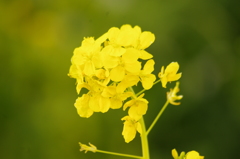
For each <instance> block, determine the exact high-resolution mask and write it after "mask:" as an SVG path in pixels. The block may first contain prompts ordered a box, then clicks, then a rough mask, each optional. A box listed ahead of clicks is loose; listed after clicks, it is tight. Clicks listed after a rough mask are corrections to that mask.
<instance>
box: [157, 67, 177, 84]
mask: <svg viewBox="0 0 240 159" xmlns="http://www.w3.org/2000/svg"><path fill="white" fill-rule="evenodd" d="M178 69H179V65H178V63H177V62H172V63H170V64H169V65H168V66H167V68H166V69H165V70H164V66H163V67H162V69H161V72H159V74H158V77H159V78H160V79H161V82H162V87H164V88H166V85H167V82H172V81H176V80H178V79H179V78H181V76H182V73H178V74H177V71H178Z"/></svg>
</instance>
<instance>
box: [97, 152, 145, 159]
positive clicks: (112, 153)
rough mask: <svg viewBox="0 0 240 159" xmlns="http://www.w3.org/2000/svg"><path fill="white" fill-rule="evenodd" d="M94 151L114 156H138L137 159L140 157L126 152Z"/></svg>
mask: <svg viewBox="0 0 240 159" xmlns="http://www.w3.org/2000/svg"><path fill="white" fill-rule="evenodd" d="M96 152H100V153H106V154H110V155H115V156H123V157H129V158H139V159H141V158H142V157H141V156H135V155H128V154H122V153H116V152H109V151H103V150H96Z"/></svg>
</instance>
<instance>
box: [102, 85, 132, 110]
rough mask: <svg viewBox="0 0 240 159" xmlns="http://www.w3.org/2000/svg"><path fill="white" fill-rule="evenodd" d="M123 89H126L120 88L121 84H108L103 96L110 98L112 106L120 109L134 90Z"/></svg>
mask: <svg viewBox="0 0 240 159" xmlns="http://www.w3.org/2000/svg"><path fill="white" fill-rule="evenodd" d="M123 91H124V90H122V89H119V86H115V85H113V86H108V87H106V88H105V89H104V90H103V92H102V96H104V97H108V98H110V102H111V106H110V108H112V109H119V108H121V107H122V103H123V101H124V100H126V99H127V98H128V97H130V96H132V92H123Z"/></svg>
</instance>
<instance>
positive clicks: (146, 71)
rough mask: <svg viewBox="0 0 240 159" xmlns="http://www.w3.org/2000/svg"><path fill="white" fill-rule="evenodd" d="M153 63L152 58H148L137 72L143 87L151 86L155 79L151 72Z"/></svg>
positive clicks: (148, 87)
mask: <svg viewBox="0 0 240 159" xmlns="http://www.w3.org/2000/svg"><path fill="white" fill-rule="evenodd" d="M154 64H155V62H154V61H153V60H148V61H147V62H146V64H145V65H144V67H143V70H141V72H140V74H139V76H140V79H141V82H142V86H143V88H144V89H150V88H152V86H153V82H154V81H155V80H156V76H155V75H154V74H151V73H152V72H153V70H154Z"/></svg>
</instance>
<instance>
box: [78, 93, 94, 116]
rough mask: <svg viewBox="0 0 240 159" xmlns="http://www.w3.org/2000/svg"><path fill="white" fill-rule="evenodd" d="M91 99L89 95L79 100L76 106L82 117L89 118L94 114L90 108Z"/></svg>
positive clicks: (84, 95)
mask: <svg viewBox="0 0 240 159" xmlns="http://www.w3.org/2000/svg"><path fill="white" fill-rule="evenodd" d="M89 99H90V96H89V95H88V94H83V95H82V97H78V98H77V100H76V102H75V104H74V106H75V107H76V109H77V112H78V114H79V115H80V117H85V118H89V117H90V116H91V115H92V114H93V110H92V109H91V108H90V107H89Z"/></svg>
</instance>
